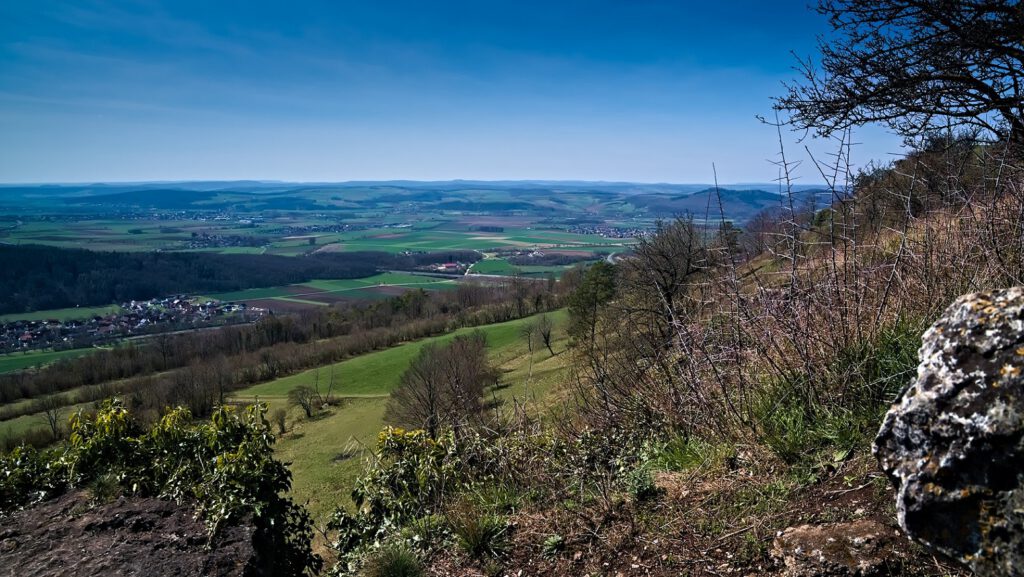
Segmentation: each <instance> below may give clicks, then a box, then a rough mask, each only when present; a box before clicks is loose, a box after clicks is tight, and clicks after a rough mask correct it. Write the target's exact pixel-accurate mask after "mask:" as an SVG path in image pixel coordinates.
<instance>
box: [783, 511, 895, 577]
mask: <svg viewBox="0 0 1024 577" xmlns="http://www.w3.org/2000/svg"><path fill="white" fill-rule="evenodd" d="M906 544H907V541H906V539H905V538H904V537H903V536H901V535H900V532H899V530H897V529H896V528H895V527H886V526H885V525H883V524H881V523H879V522H877V521H872V520H870V519H862V520H859V521H852V522H849V523H832V524H829V525H801V526H799V527H790V528H789V529H786V530H785V531H783V532H782V533H780V534H779V536H778V537H776V538H775V541H774V542H773V543H772V557H774V558H775V559H776V560H777V561H779V562H780V563H781V564H782V565H783V574H784V575H785V576H786V577H872V576H875V575H887V574H888V573H889V570H890V569H892V568H893V566H894V565H896V564H897V562H898V560H899V558H900V557H901V555H902V552H903V551H904V550H906Z"/></svg>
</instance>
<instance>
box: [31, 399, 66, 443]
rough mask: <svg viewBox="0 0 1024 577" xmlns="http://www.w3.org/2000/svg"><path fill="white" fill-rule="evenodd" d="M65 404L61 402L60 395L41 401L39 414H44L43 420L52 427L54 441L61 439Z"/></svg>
mask: <svg viewBox="0 0 1024 577" xmlns="http://www.w3.org/2000/svg"><path fill="white" fill-rule="evenodd" d="M65 408H66V407H65V406H64V402H63V401H62V400H61V398H60V396H59V395H48V396H45V397H43V398H41V399H39V406H38V409H39V412H41V413H42V414H43V419H44V420H45V421H46V424H47V425H48V426H49V427H50V433H51V434H52V435H53V438H54V439H59V438H60V437H61V427H60V426H61V422H62V421H63V418H62V417H63V416H64V409H65Z"/></svg>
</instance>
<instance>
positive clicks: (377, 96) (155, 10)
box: [0, 0, 899, 182]
mask: <svg viewBox="0 0 1024 577" xmlns="http://www.w3.org/2000/svg"><path fill="white" fill-rule="evenodd" d="M822 33H827V27H826V23H825V22H824V20H823V19H822V18H821V17H819V16H818V15H817V14H815V13H814V12H813V11H811V10H809V9H808V8H807V5H806V3H805V2H803V1H795V2H748V1H741V2H720V3H713V2H712V3H707V2H683V1H679V0H675V1H668V0H666V1H661V0H616V1H598V0H592V1H583V0H568V1H556V0H549V1H547V2H534V1H531V0H517V1H504V0H500V1H499V0H493V1H492V0H475V1H443V0H437V1H434V2H427V1H423V0H418V1H406V0H364V1H358V2H356V1H347V0H333V1H332V0H323V1H306V0H293V1H290V2H281V1H278V2H262V1H258V0H249V1H215V0H201V1H193V0H173V1H171V0H168V1H159V0H140V1H130V2H121V1H117V2H115V1H110V0H91V1H90V0H82V1H77V2H58V1H52V0H13V1H10V2H5V3H3V4H2V5H0V182H92V181H126V180H128V181H133V180H186V179H216V180H224V179H278V180H291V181H339V180H370V179H422V180H440V179H451V178H465V179H575V180H623V181H638V182H709V181H711V180H712V176H713V175H712V170H711V164H712V163H715V165H716V166H717V170H718V176H719V180H720V181H721V182H765V181H771V180H772V179H774V178H775V177H776V175H777V169H776V168H775V167H774V166H773V165H772V164H771V163H770V162H769V161H770V160H772V159H774V158H776V157H777V154H778V143H777V135H776V132H775V129H774V128H772V127H769V126H765V125H762V124H761V123H759V122H758V121H757V119H756V116H757V115H770V114H771V100H770V98H771V97H772V96H775V95H778V94H780V93H781V91H782V87H781V83H782V82H783V81H784V80H787V79H790V78H792V77H793V74H794V72H793V71H792V66H793V64H794V59H793V56H792V55H791V54H790V51H794V52H796V53H797V54H800V55H802V56H808V55H812V54H813V53H814V41H815V36H816V35H817V34H822ZM797 136H798V135H795V134H789V133H787V134H785V140H786V143H787V153H788V154H790V155H791V156H792V157H794V158H795V157H805V156H806V155H805V154H804V151H803V147H804V144H806V143H803V144H797V143H796V137H797ZM857 140H858V141H859V142H862V143H863V144H861V145H859V146H857V147H856V148H855V151H854V161H855V162H858V163H864V162H867V161H868V160H871V159H881V160H886V159H888V158H890V156H891V154H892V153H895V152H898V151H899V146H898V142H899V141H898V140H897V139H896V138H895V137H893V136H890V135H887V134H886V133H885V132H884V131H882V130H881V129H873V128H867V129H863V130H862V131H860V132H859V133H858V134H857ZM810 146H811V148H812V150H813V151H814V152H815V154H817V155H819V156H822V157H824V155H825V154H826V152H827V151H829V150H831V149H832V148H833V147H832V146H831V145H828V144H827V143H819V142H811V143H810ZM797 172H798V175H799V176H800V177H801V178H802V181H803V182H819V181H820V180H821V178H820V177H818V175H817V171H816V170H814V169H813V168H812V167H811V166H810V164H809V163H806V162H805V164H804V166H802V167H801V168H799V169H798V171H797Z"/></svg>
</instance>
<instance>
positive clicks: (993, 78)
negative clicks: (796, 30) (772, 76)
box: [776, 0, 1024, 145]
mask: <svg viewBox="0 0 1024 577" xmlns="http://www.w3.org/2000/svg"><path fill="white" fill-rule="evenodd" d="M818 12H819V13H820V14H822V15H824V16H826V17H828V19H829V22H830V24H831V26H832V29H833V31H834V32H835V33H834V34H832V35H828V36H825V37H822V39H821V40H820V41H819V50H820V52H821V55H820V63H818V64H817V65H816V64H815V63H814V62H813V61H812V60H810V59H808V60H804V61H801V62H800V66H799V68H800V72H801V74H802V77H803V78H802V80H801V81H800V82H799V83H796V84H792V85H789V86H787V93H786V95H785V96H783V97H781V98H779V99H778V100H777V102H776V107H777V108H778V109H779V110H785V111H789V112H790V113H791V114H792V120H793V122H794V123H795V125H796V126H798V127H800V128H809V129H812V130H815V131H817V132H818V133H820V134H822V135H831V134H834V133H841V132H842V131H843V130H845V129H847V128H850V127H852V126H857V125H861V124H865V123H871V122H882V123H886V124H888V125H889V126H890V127H891V128H893V129H894V130H896V131H897V132H899V133H900V134H903V135H904V136H907V137H917V136H919V135H921V134H923V133H924V132H926V131H927V129H928V126H929V125H935V124H938V125H944V124H948V125H952V126H969V127H975V128H978V129H981V130H983V131H985V132H987V133H989V134H990V135H992V136H995V137H996V138H997V139H999V140H1011V141H1013V142H1015V143H1016V144H1018V145H1024V33H1022V32H1021V31H1022V30H1024V4H1022V3H1021V2H1020V1H1019V0H947V1H937V0H881V1H879V0H819V3H818Z"/></svg>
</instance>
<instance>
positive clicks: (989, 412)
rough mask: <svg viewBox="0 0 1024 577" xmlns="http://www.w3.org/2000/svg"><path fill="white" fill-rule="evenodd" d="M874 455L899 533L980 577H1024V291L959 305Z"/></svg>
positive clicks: (926, 347) (935, 336) (928, 345)
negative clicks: (888, 485)
mask: <svg viewBox="0 0 1024 577" xmlns="http://www.w3.org/2000/svg"><path fill="white" fill-rule="evenodd" d="M919 354H920V361H921V363H920V366H919V367H918V372H917V379H916V380H915V381H914V382H913V383H912V384H911V385H910V386H909V387H908V388H907V389H906V390H905V391H904V392H903V393H902V394H901V395H900V397H899V399H897V401H896V403H895V405H893V407H892V408H891V409H890V410H889V412H888V414H887V415H886V417H885V420H884V422H883V424H882V428H881V430H880V431H879V433H878V437H877V438H876V439H875V444H874V454H875V457H876V458H877V459H878V461H879V464H880V465H881V467H882V469H883V470H884V471H885V472H886V474H887V475H888V476H889V479H890V480H891V481H892V483H893V484H894V485H895V487H896V508H897V513H898V518H899V523H900V526H901V527H902V528H903V529H904V531H906V533H907V534H908V535H909V536H910V537H911V538H913V539H915V540H917V541H919V542H921V543H923V544H925V545H926V546H929V547H932V548H934V549H936V550H938V551H940V552H942V553H944V554H946V555H948V556H950V557H952V558H954V559H957V560H959V561H961V562H962V563H964V564H966V565H967V566H969V567H970V568H971V569H972V570H973V571H974V572H975V573H976V574H977V575H979V576H990V575H991V576H994V575H1000V576H1022V575H1024V487H1022V481H1024V288H1022V287H1017V288H1012V289H1006V290H995V291H989V292H983V293H977V294H971V295H967V296H964V297H961V298H959V299H958V300H957V301H956V302H955V303H953V305H951V306H950V307H949V308H948V309H946V311H945V313H944V314H943V315H942V318H940V319H939V321H938V322H936V323H935V324H934V325H933V326H932V327H931V328H930V329H928V331H927V332H926V333H925V334H924V338H923V344H922V346H921V349H920V353H919Z"/></svg>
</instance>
